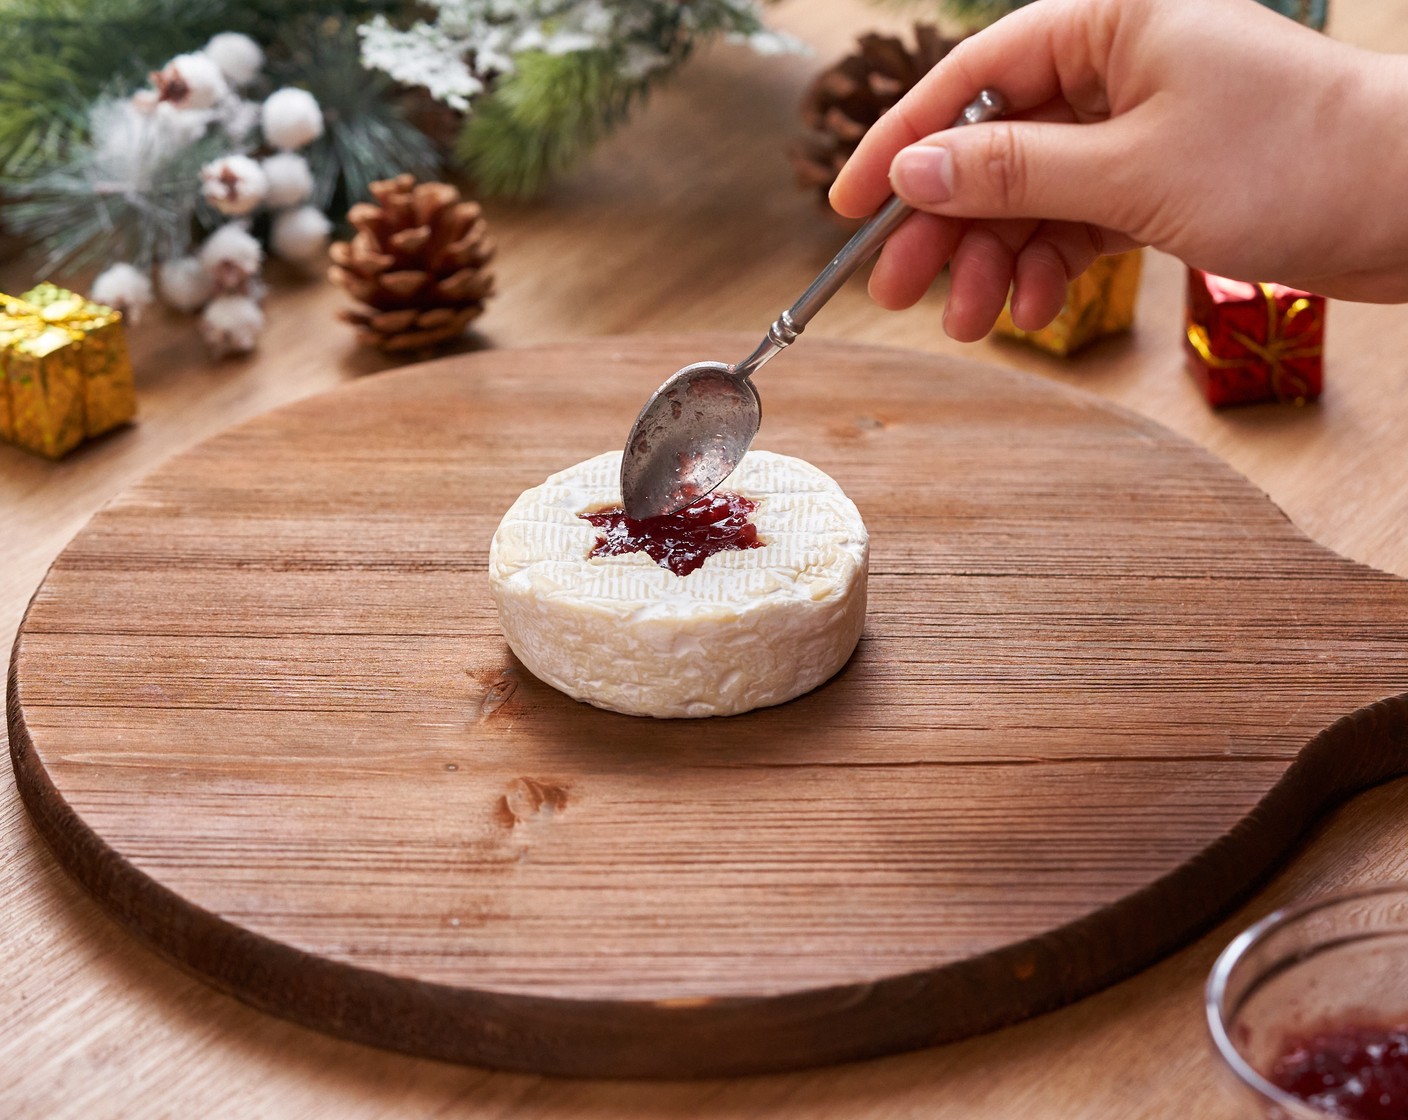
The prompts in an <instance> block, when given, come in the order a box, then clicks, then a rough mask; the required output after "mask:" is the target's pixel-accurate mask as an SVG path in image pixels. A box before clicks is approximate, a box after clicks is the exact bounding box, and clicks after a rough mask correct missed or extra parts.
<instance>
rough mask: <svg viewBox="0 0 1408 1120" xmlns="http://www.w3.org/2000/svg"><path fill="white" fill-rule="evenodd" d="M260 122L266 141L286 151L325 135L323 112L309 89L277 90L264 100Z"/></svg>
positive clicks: (290, 87)
mask: <svg viewBox="0 0 1408 1120" xmlns="http://www.w3.org/2000/svg"><path fill="white" fill-rule="evenodd" d="M260 123H261V125H262V126H263V128H264V139H265V140H267V141H269V143H270V144H272V145H274V147H276V148H281V149H283V150H284V151H286V152H287V151H292V150H293V149H294V148H301V147H303V145H304V144H308V143H311V142H312V141H314V140H316V139H317V138H318V137H319V136H321V135H322V134H323V111H322V110H321V109H320V108H318V102H317V100H316V99H315V98H314V97H313V95H312V94H311V93H309V92H308V91H307V90H306V89H295V88H294V87H292V86H289V87H286V88H284V89H280V90H275V91H274V92H273V93H271V94H270V95H269V96H268V97H267V98H266V99H265V101H264V107H263V109H262V110H261V111H260Z"/></svg>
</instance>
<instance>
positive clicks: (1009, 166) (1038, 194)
mask: <svg viewBox="0 0 1408 1120" xmlns="http://www.w3.org/2000/svg"><path fill="white" fill-rule="evenodd" d="M1126 131H1127V130H1126V129H1125V128H1123V127H1122V122H1121V120H1120V119H1115V120H1108V121H1101V122H1098V123H1095V124H1068V123H1054V122H1044V121H997V122H993V123H991V124H981V125H970V126H968V127H966V128H955V129H948V130H946V131H944V132H937V133H935V134H934V135H932V136H928V137H926V138H925V139H923V140H920V141H919V142H918V143H916V144H911V145H910V146H909V147H907V148H903V149H901V150H900V151H899V152H898V153H897V154H896V155H895V158H894V160H893V161H892V162H891V164H890V186H891V188H892V189H893V190H894V192H895V194H897V195H899V196H900V197H901V198H903V199H904V200H905V201H906V202H908V203H909V204H910V205H911V206H913V207H914V208H915V209H917V210H927V211H929V212H930V213H933V214H944V215H947V216H950V217H959V218H1038V219H1042V218H1044V219H1055V220H1058V221H1068V222H1088V223H1090V224H1092V225H1097V226H1103V227H1105V228H1107V229H1114V230H1119V231H1120V232H1123V233H1130V232H1133V227H1134V225H1135V214H1136V212H1137V211H1138V210H1139V209H1140V206H1141V203H1145V202H1147V201H1148V197H1147V192H1143V194H1144V196H1143V197H1141V192H1140V190H1139V188H1138V187H1137V185H1135V184H1137V179H1138V177H1137V175H1132V174H1131V171H1132V167H1133V165H1132V162H1131V156H1130V153H1131V151H1132V150H1135V149H1134V145H1133V144H1132V143H1130V142H1129V141H1132V140H1133V137H1132V136H1127V135H1126Z"/></svg>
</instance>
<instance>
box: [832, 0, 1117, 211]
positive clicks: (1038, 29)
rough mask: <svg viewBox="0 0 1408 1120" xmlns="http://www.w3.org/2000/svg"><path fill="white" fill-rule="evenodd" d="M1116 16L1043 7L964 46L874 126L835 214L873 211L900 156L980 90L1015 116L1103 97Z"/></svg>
mask: <svg viewBox="0 0 1408 1120" xmlns="http://www.w3.org/2000/svg"><path fill="white" fill-rule="evenodd" d="M1118 9H1119V5H1118V4H1112V5H1091V4H1086V5H1082V6H1080V7H1079V8H1078V7H1077V6H1076V5H1075V4H1073V3H1071V2H1070V0H1041V3H1039V4H1031V5H1029V6H1027V7H1025V8H1019V9H1018V10H1017V11H1015V12H1013V13H1012V14H1010V15H1007V16H1004V17H1003V18H1002V19H1000V20H998V21H997V23H995V24H993V25H992V26H991V27H989V28H987V29H986V30H984V31H981V32H979V33H978V34H977V35H974V36H973V37H972V38H971V39H965V40H964V41H963V42H961V43H960V44H959V45H958V46H956V47H955V48H954V49H953V50H952V51H950V52H949V54H948V56H947V57H945V58H944V59H943V60H942V61H941V62H939V64H938V65H937V66H935V67H934V68H933V69H932V70H930V71H929V73H928V74H926V75H925V76H924V77H923V78H921V79H920V81H919V83H918V84H917V85H915V87H914V88H913V89H912V90H910V91H909V92H908V93H907V94H905V95H904V97H903V98H901V99H900V101H899V103H898V104H896V105H895V106H894V108H892V109H891V110H890V111H889V112H887V113H885V114H884V115H883V116H882V117H881V118H880V119H879V120H878V121H876V122H875V124H874V125H872V126H871V128H870V130H869V131H868V132H867V133H866V134H865V136H864V137H863V138H862V139H861V142H860V144H859V146H858V147H857V148H856V150H855V153H854V154H853V155H852V156H851V158H850V159H849V160H848V161H847V162H846V165H845V166H844V167H843V168H842V169H841V172H840V174H839V175H838V176H837V177H836V182H835V183H834V184H833V185H832V187H831V195H830V199H831V206H832V208H833V209H834V210H836V211H837V212H838V213H840V214H842V215H844V216H845V217H848V218H862V217H865V216H866V215H867V214H870V213H871V212H873V211H874V210H875V209H876V208H877V207H879V206H880V205H881V203H883V202H884V201H885V200H886V199H887V198H888V197H889V196H890V195H891V194H892V193H893V192H892V191H891V190H890V161H891V160H893V159H894V158H895V154H896V153H897V152H899V151H900V149H901V148H907V147H908V146H909V145H910V144H913V143H915V142H916V141H918V140H922V139H923V138H924V137H926V136H932V135H933V134H934V133H936V132H942V131H943V130H944V129H946V128H948V127H949V126H950V125H951V124H952V123H953V121H954V120H955V119H956V118H957V117H958V115H959V113H961V112H962V111H963V108H964V106H965V105H967V104H968V102H969V101H971V100H972V99H973V97H974V96H975V95H976V94H977V93H978V92H979V91H980V90H983V89H996V90H998V91H999V92H1000V93H1001V94H1002V95H1003V97H1004V98H1006V100H1007V104H1008V105H1009V107H1010V108H1009V112H1010V114H1011V115H1013V116H1020V115H1021V114H1022V113H1023V112H1024V111H1026V110H1029V109H1033V108H1035V107H1036V106H1039V105H1043V104H1045V103H1047V102H1050V101H1052V100H1055V99H1057V98H1061V97H1066V98H1071V97H1072V96H1077V97H1080V98H1081V99H1082V100H1087V101H1088V100H1089V99H1090V98H1091V97H1092V96H1093V97H1096V98H1100V97H1102V96H1103V94H1102V93H1100V92H1099V90H1098V87H1101V86H1102V85H1103V83H1101V82H1100V81H1099V79H1098V74H1099V72H1100V68H1099V66H1098V64H1097V59H1096V57H1095V52H1096V51H1097V50H1098V51H1099V52H1100V54H1101V55H1103V56H1105V57H1108V54H1109V51H1108V46H1102V45H1101V44H1102V43H1103V44H1108V42H1109V40H1110V38H1112V37H1113V34H1114V26H1113V24H1114V21H1115V18H1116V17H1117V15H1118ZM1092 24H1095V25H1097V26H1094V27H1093V26H1092ZM1097 29H1098V30H1101V31H1102V32H1103V34H1101V35H1098V36H1097V35H1095V34H1092V31H1094V30H1097ZM974 127H982V126H981V125H978V126H974Z"/></svg>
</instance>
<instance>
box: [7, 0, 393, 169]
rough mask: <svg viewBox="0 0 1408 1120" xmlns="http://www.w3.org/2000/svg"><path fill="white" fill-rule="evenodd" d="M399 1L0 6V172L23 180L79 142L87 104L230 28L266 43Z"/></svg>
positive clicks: (135, 83)
mask: <svg viewBox="0 0 1408 1120" xmlns="http://www.w3.org/2000/svg"><path fill="white" fill-rule="evenodd" d="M409 6H410V4H409V2H408V0H0V28H3V29H4V39H5V49H4V51H3V52H0V175H4V176H29V175H32V174H34V173H35V172H36V171H37V170H38V169H39V168H40V167H43V166H53V165H54V164H56V163H59V162H61V161H62V160H63V159H64V158H66V156H67V154H68V152H69V150H70V149H71V148H72V146H73V145H75V144H77V143H79V142H81V141H82V140H83V139H84V138H85V136H86V135H87V107H88V105H89V104H90V103H91V102H93V101H94V100H95V99H97V98H98V97H99V96H101V95H102V94H103V93H104V92H105V91H107V90H111V89H118V90H121V91H122V92H124V93H125V92H131V90H133V89H136V88H138V87H139V86H140V85H141V84H142V82H143V81H144V79H145V77H146V75H147V73H148V72H150V71H151V70H154V69H156V68H158V67H160V66H162V65H164V64H165V63H166V62H167V61H169V60H170V59H171V58H173V57H174V56H176V55H178V54H181V53H182V52H185V51H191V50H198V49H200V48H201V47H202V46H204V45H205V43H206V42H207V41H209V39H210V37H211V36H212V35H215V34H217V33H219V32H221V31H239V32H243V33H244V34H246V35H250V36H251V37H253V38H254V39H255V40H256V41H257V42H259V43H261V44H268V43H270V42H272V41H273V40H274V39H275V38H276V37H277V36H278V35H279V34H280V32H281V31H282V30H283V29H284V28H285V27H287V26H288V25H289V23H290V21H292V20H295V19H298V18H299V17H301V16H306V15H309V14H315V15H316V14H328V13H332V14H338V15H342V16H346V17H347V18H350V19H361V18H364V17H365V16H368V15H370V14H372V13H374V12H385V11H399V10H402V9H405V8H408V7H409Z"/></svg>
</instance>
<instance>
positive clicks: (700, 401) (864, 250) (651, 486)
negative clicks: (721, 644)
mask: <svg viewBox="0 0 1408 1120" xmlns="http://www.w3.org/2000/svg"><path fill="white" fill-rule="evenodd" d="M1006 108H1007V105H1006V102H1005V101H1004V100H1003V98H1002V95H1001V94H1000V93H998V92H997V91H996V90H991V89H988V90H984V91H983V92H982V93H980V94H979V95H978V96H977V97H976V98H975V99H974V100H973V102H972V103H971V104H970V105H969V106H968V107H967V108H966V109H964V110H963V112H962V114H961V115H960V116H959V118H958V120H956V121H954V122H953V126H952V127H955V128H956V127H958V126H959V125H965V124H980V123H982V122H984V121H990V120H994V119H996V118H997V117H999V116H1001V115H1002V114H1003V112H1005V111H1006ZM911 213H912V211H911V209H910V207H909V206H908V205H906V204H905V203H904V202H902V201H901V200H900V199H898V198H892V199H890V201H889V202H887V203H885V205H884V206H882V207H881V208H880V210H879V211H878V212H877V213H876V214H875V216H874V217H873V218H871V219H870V220H869V221H868V222H866V223H865V225H863V226H861V228H860V229H859V230H857V231H856V234H855V236H853V237H852V238H851V239H850V240H849V241H847V242H846V244H845V246H844V247H843V248H842V249H841V251H840V252H839V253H837V254H836V256H835V257H834V258H832V261H831V263H830V264H828V265H827V266H826V267H825V268H824V269H822V271H821V275H819V276H818V277H817V278H816V279H815V280H813V281H812V285H811V287H809V288H808V289H807V290H806V291H805V292H803V293H802V295H801V297H800V298H799V299H798V300H797V302H796V303H794V304H793V305H792V306H791V307H789V308H788V309H787V310H786V311H784V312H783V313H782V314H781V315H780V316H778V319H777V321H776V322H775V323H773V325H772V326H771V327H769V328H768V333H767V336H766V337H765V338H764V339H763V341H762V342H761V343H759V344H758V348H757V349H756V350H754V351H753V352H752V353H751V354H749V355H748V356H747V357H746V358H744V359H743V361H741V362H739V363H738V364H737V365H733V366H730V365H725V364H724V363H723V362H695V363H694V364H693V365H688V366H685V367H684V368H683V369H682V370H680V371H678V372H677V373H675V374H674V376H672V377H670V378H669V380H667V381H666V382H665V383H664V384H663V385H661V386H660V388H658V389H656V390H655V392H654V394H653V395H652V396H651V398H650V399H649V400H648V401H646V402H645V407H644V408H643V409H641V410H640V415H639V416H638V417H636V422H635V425H634V426H633V427H632V428H631V434H630V436H629V437H628V438H627V440H626V452H625V456H624V458H623V459H622V460H621V495H622V498H623V499H624V500H625V507H626V516H627V517H629V518H632V519H635V520H640V519H642V518H646V517H663V516H665V515H666V514H671V513H675V512H677V511H678V510H681V509H684V507H685V506H687V505H690V504H692V503H694V502H696V501H698V500H699V499H700V498H702V497H704V495H705V494H708V493H709V492H710V491H711V490H713V489H714V488H715V487H716V486H718V485H719V483H721V482H722V481H723V480H724V479H725V478H727V477H728V476H729V475H730V474H732V473H733V470H734V468H735V467H737V466H738V464H739V461H740V460H741V459H742V458H743V454H744V452H746V451H747V450H748V445H749V444H751V443H752V442H753V437H754V436H755V435H757V433H758V424H759V422H760V421H761V420H762V404H761V402H760V401H759V400H758V391H757V389H755V388H754V387H753V382H752V381H751V380H750V378H751V377H752V376H753V374H755V373H757V372H758V370H760V369H761V368H762V367H763V365H764V363H766V362H767V361H768V359H769V358H771V357H772V356H773V355H775V354H778V353H780V352H781V351H782V350H783V349H785V348H786V347H788V346H790V345H792V343H793V342H794V341H796V338H797V336H798V335H799V334H801V333H802V331H803V330H804V329H805V328H806V325H807V324H808V323H810V322H811V320H812V316H813V315H815V314H816V313H817V312H818V311H820V310H821V308H822V305H823V304H825V303H826V301H827V300H829V299H830V298H831V297H832V296H834V295H835V294H836V293H837V292H838V291H839V290H840V289H841V286H842V285H843V284H845V282H846V281H847V280H849V279H850V278H851V274H852V273H853V272H855V270H856V269H858V268H859V267H860V266H861V265H862V264H864V263H865V262H866V261H867V260H869V259H870V257H871V255H872V254H874V253H875V251H876V250H877V249H879V248H880V246H881V245H882V244H884V242H885V239H886V238H887V237H889V236H890V234H892V233H894V232H895V230H896V229H898V228H899V226H900V223H901V222H903V221H904V220H905V219H906V218H907V217H909V215H910V214H911Z"/></svg>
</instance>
